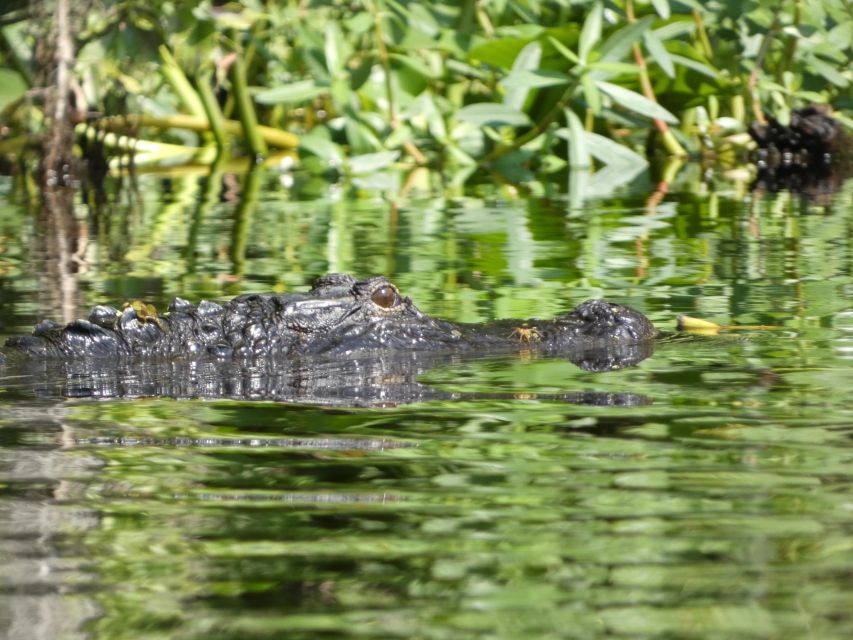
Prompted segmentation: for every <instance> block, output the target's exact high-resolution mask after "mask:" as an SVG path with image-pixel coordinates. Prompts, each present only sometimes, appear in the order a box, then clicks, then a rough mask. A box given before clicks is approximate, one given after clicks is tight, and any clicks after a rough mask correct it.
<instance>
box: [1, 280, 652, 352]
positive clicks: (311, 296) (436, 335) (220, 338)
mask: <svg viewBox="0 0 853 640" xmlns="http://www.w3.org/2000/svg"><path fill="white" fill-rule="evenodd" d="M146 309H148V310H147V311H146ZM656 334H657V331H656V330H655V328H654V326H653V325H652V324H651V322H649V320H648V319H647V318H646V317H645V316H643V315H642V314H641V313H639V312H637V311H635V310H633V309H630V308H628V307H625V306H622V305H618V304H613V303H610V302H607V301H604V300H590V301H587V302H584V303H583V304H581V305H579V306H578V307H577V308H575V309H574V310H573V311H571V312H570V313H568V314H566V315H562V316H558V317H557V318H555V319H553V320H527V321H518V320H498V321H494V322H490V323H485V324H476V325H475V324H458V323H453V322H448V321H446V320H438V319H435V318H431V317H430V316H428V315H426V314H425V313H423V312H421V311H420V310H419V309H418V308H417V307H416V306H415V305H414V304H413V303H412V301H411V300H410V299H409V298H407V297H404V296H402V295H400V293H399V292H398V290H397V288H396V287H395V286H394V285H393V284H392V283H391V282H390V281H388V280H387V279H385V278H383V277H375V278H369V279H367V280H356V279H355V278H353V277H351V276H348V275H342V274H332V275H327V276H324V277H322V278H320V279H319V280H317V281H316V282H315V283H314V286H313V288H312V289H311V290H310V291H309V292H307V293H289V294H282V295H259V294H249V295H242V296H238V297H237V298H234V299H233V300H231V301H229V302H226V303H225V304H221V305H220V304H217V303H214V302H209V301H203V302H201V303H200V304H199V305H197V306H195V305H192V304H191V303H189V302H188V301H186V300H183V299H181V298H175V300H174V301H173V302H172V304H171V305H170V307H169V311H168V313H164V314H162V315H160V314H157V313H156V311H154V310H153V308H151V307H145V306H144V305H128V306H127V307H126V308H125V309H124V310H123V311H119V310H117V309H114V308H112V307H108V306H104V305H98V306H96V307H94V308H93V309H92V312H91V313H90V315H89V318H88V319H87V320H76V321H74V322H71V323H69V324H66V325H59V324H57V323H55V322H51V321H49V320H45V321H43V322H41V323H40V324H39V325H38V326H36V328H35V330H34V331H33V333H32V335H31V336H26V337H16V338H10V339H9V340H7V342H6V345H5V349H4V352H5V353H6V355H7V356H12V354H16V353H17V354H23V355H26V356H29V357H38V358H62V359H76V358H120V357H132V358H134V359H138V358H204V357H216V358H237V359H254V358H258V357H275V358H283V357H293V356H303V355H314V354H316V355H328V356H334V357H339V356H346V355H352V354H359V353H365V352H380V351H429V352H457V351H471V350H477V351H479V352H488V353H499V352H508V351H512V350H521V349H527V350H529V349H535V350H537V351H541V352H544V353H548V354H563V353H569V352H578V351H583V350H588V349H594V348H600V347H612V346H618V345H630V344H636V343H639V342H642V341H646V340H650V339H652V338H654V337H655V335H656Z"/></svg>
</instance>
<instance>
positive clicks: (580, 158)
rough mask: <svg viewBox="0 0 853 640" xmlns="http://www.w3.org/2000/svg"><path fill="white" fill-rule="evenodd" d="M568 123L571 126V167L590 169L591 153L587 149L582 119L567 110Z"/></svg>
mask: <svg viewBox="0 0 853 640" xmlns="http://www.w3.org/2000/svg"><path fill="white" fill-rule="evenodd" d="M565 111H566V122H568V124H569V131H568V139H569V166H570V167H572V168H573V169H576V168H579V167H589V166H590V164H589V151H588V150H587V148H586V131H584V129H583V125H582V124H581V121H580V118H578V117H577V116H576V115H575V112H574V111H572V110H571V109H566V110H565Z"/></svg>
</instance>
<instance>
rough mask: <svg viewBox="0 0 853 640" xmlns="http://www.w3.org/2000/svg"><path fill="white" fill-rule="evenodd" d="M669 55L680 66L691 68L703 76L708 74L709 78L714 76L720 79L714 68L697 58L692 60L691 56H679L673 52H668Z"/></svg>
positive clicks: (715, 78)
mask: <svg viewBox="0 0 853 640" xmlns="http://www.w3.org/2000/svg"><path fill="white" fill-rule="evenodd" d="M669 57H670V58H671V59H672V61H673V62H674V63H676V64H677V65H679V66H681V67H687V68H688V69H693V71H696V72H697V73H701V74H702V75H704V76H708V77H709V78H714V80H719V79H720V74H719V72H718V71H717V70H716V69H712V68H711V67H709V66H708V65H706V64H702V63H701V62H699V61H697V60H693V59H692V58H687V57H685V56H680V55H678V54H675V53H670V54H669Z"/></svg>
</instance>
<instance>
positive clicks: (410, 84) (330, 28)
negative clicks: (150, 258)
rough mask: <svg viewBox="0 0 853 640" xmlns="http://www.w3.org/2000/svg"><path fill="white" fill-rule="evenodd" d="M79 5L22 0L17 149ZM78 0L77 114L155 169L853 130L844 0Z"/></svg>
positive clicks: (9, 83) (483, 157) (354, 164)
mask: <svg viewBox="0 0 853 640" xmlns="http://www.w3.org/2000/svg"><path fill="white" fill-rule="evenodd" d="M62 1H64V0H62ZM62 1H60V2H56V3H53V2H43V3H36V4H35V5H33V6H24V5H23V4H17V3H13V4H7V5H6V8H5V9H4V10H3V13H2V20H3V26H2V29H0V33H2V37H0V56H2V58H0V64H2V68H0V80H2V82H0V87H2V88H0V109H2V114H3V115H2V117H3V122H4V123H5V124H6V131H5V139H3V140H2V141H0V151H2V152H3V153H4V154H5V156H6V158H7V159H8V158H12V157H15V155H16V153H19V152H20V150H21V148H22V147H23V146H25V145H26V144H27V142H28V141H31V140H32V138H31V135H32V134H38V133H40V132H42V131H44V128H45V126H46V125H47V124H49V118H46V117H45V114H44V112H43V110H42V109H41V108H40V102H41V101H42V100H43V98H44V91H40V89H39V87H40V86H41V85H46V84H48V83H45V82H44V81H43V80H42V81H41V85H40V84H39V82H40V81H39V76H38V73H37V70H38V69H39V68H40V65H42V66H43V65H44V64H45V62H46V60H45V58H44V56H41V57H40V56H39V55H38V52H39V50H40V49H39V48H40V47H41V48H42V49H43V50H45V51H49V50H50V46H49V43H50V42H51V39H52V38H53V37H54V36H53V34H54V33H55V30H56V29H55V24H54V22H55V21H54V20H53V19H52V16H53V15H54V14H55V10H54V8H55V7H56V6H59V5H61V4H62ZM70 10H71V19H70V22H71V25H72V28H71V35H72V36H73V38H74V50H75V51H76V61H75V64H74V68H73V72H74V73H73V80H74V81H73V87H72V90H73V93H74V96H75V98H74V105H75V107H76V112H75V114H74V117H76V119H77V120H79V121H80V122H88V123H89V124H90V127H89V128H88V130H87V129H85V128H84V127H83V126H82V125H81V126H80V128H78V134H80V135H81V136H88V138H87V139H88V140H89V143H90V144H89V146H88V150H89V151H90V152H93V151H94V149H95V148H94V147H93V146H92V145H91V143H92V142H94V141H97V150H98V151H101V150H105V151H106V152H107V154H108V155H109V156H111V157H113V162H114V163H119V162H122V161H123V162H127V158H123V159H122V156H123V155H124V154H126V153H127V152H128V151H129V150H130V149H135V151H136V163H137V164H138V165H144V164H148V163H161V162H163V161H168V162H171V163H176V162H189V161H193V162H198V161H202V162H212V161H213V159H214V158H215V157H217V155H222V153H223V152H229V151H231V147H236V148H238V149H242V150H244V151H247V152H248V153H249V154H250V155H254V156H256V157H261V156H267V155H268V154H269V153H270V148H273V149H288V150H293V149H294V148H298V157H299V160H300V161H301V165H302V166H303V167H304V168H305V169H307V170H309V171H311V172H314V173H316V174H318V175H323V176H325V177H326V178H328V179H336V178H337V177H339V176H340V175H342V174H343V175H349V176H375V174H376V172H377V171H380V170H382V169H385V168H387V167H390V166H392V165H395V164H397V165H399V164H401V163H402V164H403V165H406V166H413V165H428V166H431V167H435V168H440V169H442V170H443V171H444V172H445V175H446V176H448V178H449V179H450V180H451V181H455V182H457V183H461V182H464V181H465V180H466V179H467V177H468V176H469V175H471V174H472V173H473V172H474V171H475V170H476V169H478V168H481V167H487V168H489V169H491V170H493V171H495V172H496V173H497V174H498V175H499V176H503V177H504V178H505V179H507V180H509V181H511V182H525V181H530V180H532V179H533V178H534V177H535V176H542V175H548V174H551V173H555V172H559V171H561V170H562V169H564V168H565V167H566V166H567V165H572V166H578V167H585V166H589V165H590V163H591V162H592V163H595V164H596V166H601V165H602V164H603V165H613V166H618V167H620V168H625V169H627V168H629V167H630V168H633V169H637V168H642V167H643V166H644V163H645V159H644V157H645V156H647V155H648V154H647V153H645V152H646V151H652V152H653V151H655V150H661V151H663V152H664V153H666V154H669V155H683V154H685V153H688V152H689V153H693V154H698V153H702V154H704V155H705V156H706V157H710V158H711V159H713V160H721V159H722V161H723V164H731V163H732V162H734V161H735V160H737V159H738V158H739V159H743V155H740V156H738V155H737V152H738V151H739V150H741V149H742V148H743V145H744V144H745V142H746V135H745V133H744V131H745V125H746V123H748V122H749V121H750V120H752V119H753V118H758V119H761V118H762V117H763V112H764V111H765V110H767V111H771V112H773V113H774V114H775V115H776V116H777V117H778V118H779V119H780V120H781V121H782V122H785V121H786V120H787V118H788V115H789V113H790V110H791V109H792V108H795V107H797V106H802V105H804V104H808V103H812V102H817V103H830V104H833V105H834V106H835V107H836V109H837V110H838V111H837V114H838V115H839V117H840V118H841V119H842V121H843V122H845V123H846V124H848V125H849V124H850V114H851V108H853V102H851V97H850V91H849V87H850V82H851V80H853V71H851V68H850V59H851V53H853V50H851V41H853V15H851V12H853V10H852V9H851V7H850V5H849V3H847V2H844V1H843V0H830V1H828V2H821V3H812V2H802V1H801V0H788V1H785V2H781V3H780V2H775V1H773V2H771V1H769V0H754V1H751V2H719V1H718V2H701V3H700V2H695V1H692V0H680V1H675V0H673V1H667V0H654V1H652V2H635V1H633V0H620V1H612V2H611V1H608V2H603V1H602V0H589V1H574V2H572V1H569V0H562V1H554V2H537V1H531V0H527V1H520V0H489V1H484V2H475V1H473V0H468V1H466V2H440V1H433V2H419V3H405V2H396V1H394V0H367V1H363V2H359V1H354V2H334V1H333V2H262V1H260V0H244V1H242V2H239V3H237V2H232V3H218V2H213V3H211V2H202V3H195V2H185V1H182V0H177V1H175V0H173V1H164V0H157V1H154V2H140V1H138V0H122V1H116V2H107V1H94V0H93V1H90V2H88V3H79V4H77V3H75V5H74V7H70ZM45 43H47V44H45ZM47 60H49V56H48V58H47ZM42 88H43V87H42ZM117 115H120V116H130V117H128V118H123V119H120V120H115V119H109V116H117ZM176 116H184V119H180V118H178V117H176ZM187 117H189V118H190V120H187ZM258 123H260V125H266V126H267V127H269V129H263V127H261V126H260V125H259V124H258ZM152 127H153V128H152ZM107 130H116V131H119V132H121V133H130V134H132V136H134V137H135V138H136V139H137V141H136V142H131V141H129V140H127V139H125V138H120V137H117V136H114V135H112V134H109V133H106V131H107ZM283 131H287V132H292V133H294V134H296V136H292V135H291V136H288V135H285V134H283V133H282V132H283ZM297 136H298V137H297ZM565 140H568V141H569V144H568V145H567V144H566V143H565ZM614 142H615V143H614ZM166 143H169V144H166ZM91 155H95V154H94V153H92V154H91Z"/></svg>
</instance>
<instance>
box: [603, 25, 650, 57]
mask: <svg viewBox="0 0 853 640" xmlns="http://www.w3.org/2000/svg"><path fill="white" fill-rule="evenodd" d="M654 20H655V17H654V16H644V17H642V18H640V19H639V20H637V21H636V22H632V23H631V24H628V25H626V26H624V27H622V28H621V29H619V30H618V31H616V32H614V33H613V34H612V35H611V36H610V37H609V38H607V40H605V41H604V44H602V45H601V49H600V51H601V58H600V59H601V60H603V61H607V62H617V61H619V60H622V59H623V58H624V57H625V56H627V55H628V52H630V51H631V45H633V44H634V43H635V42H637V41H639V39H640V38H642V37H643V33H645V31H646V30H647V29H648V28H649V27H650V26H651V24H652V22H654Z"/></svg>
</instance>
